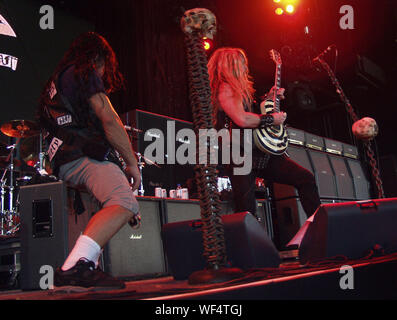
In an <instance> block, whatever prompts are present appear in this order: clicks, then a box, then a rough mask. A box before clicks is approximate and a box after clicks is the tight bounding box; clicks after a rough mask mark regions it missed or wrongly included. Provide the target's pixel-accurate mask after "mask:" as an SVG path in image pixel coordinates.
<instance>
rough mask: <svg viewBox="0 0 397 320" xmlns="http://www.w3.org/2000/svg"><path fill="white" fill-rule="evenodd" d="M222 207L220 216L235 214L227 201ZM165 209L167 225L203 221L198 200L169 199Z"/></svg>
mask: <svg viewBox="0 0 397 320" xmlns="http://www.w3.org/2000/svg"><path fill="white" fill-rule="evenodd" d="M220 206H221V212H220V214H230V213H233V207H232V206H231V205H230V204H229V203H228V202H227V201H221V203H220ZM164 209H165V210H166V212H165V222H166V223H173V222H180V221H189V220H199V219H201V208H200V201H199V200H196V199H190V200H182V199H170V198H168V199H167V200H165V206H164Z"/></svg>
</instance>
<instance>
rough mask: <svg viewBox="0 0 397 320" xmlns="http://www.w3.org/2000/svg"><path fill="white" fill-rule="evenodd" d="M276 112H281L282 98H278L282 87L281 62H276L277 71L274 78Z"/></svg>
mask: <svg viewBox="0 0 397 320" xmlns="http://www.w3.org/2000/svg"><path fill="white" fill-rule="evenodd" d="M274 87H275V90H274V96H273V101H274V107H273V109H274V112H280V99H279V98H278V95H277V92H278V91H279V89H280V88H281V64H279V63H278V64H276V72H275V79H274Z"/></svg>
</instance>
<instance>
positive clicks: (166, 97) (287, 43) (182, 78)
mask: <svg viewBox="0 0 397 320" xmlns="http://www.w3.org/2000/svg"><path fill="white" fill-rule="evenodd" d="M395 2H396V1H393V0H377V1H375V0H343V1H339V0H320V1H319V0H299V1H297V3H298V6H297V11H296V14H295V15H293V16H286V15H283V16H276V15H275V14H274V9H275V4H274V3H273V1H271V0H249V1H243V0H206V1H204V0H202V1H199V0H195V1H193V0H145V1H143V0H135V1H134V0H113V1H104V0H95V1H92V0H82V1H77V0H69V1H67V0H65V1H51V0H46V1H36V0H0V14H2V15H3V16H4V17H5V18H6V19H7V20H8V22H9V23H10V24H11V26H12V27H13V29H14V31H15V32H16V34H17V36H18V37H17V38H16V39H15V38H10V37H5V36H3V35H0V52H1V53H6V54H11V55H14V56H17V57H18V58H19V65H18V69H17V71H15V72H14V71H12V70H10V69H7V68H0V107H1V110H2V113H1V116H0V122H1V123H4V122H7V121H9V120H15V119H33V111H34V108H35V107H36V102H37V99H38V97H39V94H40V90H41V88H42V87H43V85H44V83H45V81H46V80H47V78H48V77H49V76H50V75H51V73H52V71H53V69H54V68H55V66H56V63H57V62H58V61H59V59H60V58H61V57H62V55H63V53H64V52H65V50H66V49H67V48H68V46H69V45H70V43H71V41H72V39H74V38H75V37H76V36H77V35H78V34H79V33H81V32H83V31H86V30H95V31H97V32H99V33H101V34H102V35H103V36H105V37H106V38H107V39H108V41H109V42H110V44H111V45H112V47H113V48H114V50H115V51H116V54H117V55H118V58H119V62H120V66H121V69H122V71H123V73H124V75H125V77H126V80H127V88H126V90H125V91H123V92H119V93H117V94H114V95H113V96H111V100H112V102H113V104H114V106H115V108H116V110H117V111H118V112H119V114H122V113H125V112H127V111H131V110H133V109H136V108H139V109H143V110H147V111H150V112H154V113H159V114H162V115H167V116H171V117H175V118H179V119H183V120H188V121H191V120H192V115H191V111H190V107H189V99H188V90H187V89H188V85H187V78H186V68H185V66H186V59H185V49H184V35H183V33H182V31H181V30H180V27H179V20H180V17H181V16H182V14H183V12H184V11H185V10H187V9H191V8H194V7H206V8H208V9H210V10H211V11H213V12H214V13H215V14H216V16H217V19H218V24H219V25H218V34H217V37H216V39H215V47H220V46H236V47H241V48H243V49H245V50H246V52H247V55H248V59H249V62H250V70H251V73H252V76H253V78H254V80H255V88H256V89H257V94H258V96H260V95H262V94H263V93H265V92H267V90H268V89H269V88H270V87H271V86H272V82H273V79H274V64H273V62H272V61H271V60H270V59H269V58H268V54H267V52H268V51H269V50H270V49H271V48H274V49H277V50H278V51H280V52H281V54H282V58H283V79H282V84H283V87H285V88H286V89H287V99H286V101H284V102H283V104H282V108H283V109H284V110H285V111H287V113H288V116H289V117H288V123H289V124H290V125H291V126H293V127H296V128H300V129H303V130H306V131H308V132H311V133H315V134H318V135H321V136H325V137H328V138H332V139H336V140H340V141H343V142H346V143H351V144H359V143H358V142H357V141H355V140H354V139H353V137H352V135H351V132H350V126H351V120H350V118H349V116H348V114H347V112H346V110H345V107H344V106H343V105H342V104H341V103H340V100H339V97H338V95H337V94H336V93H335V88H334V87H333V85H332V83H331V82H330V80H329V78H328V76H327V75H326V73H325V72H324V71H322V70H319V69H316V68H315V67H314V66H313V65H311V64H310V61H311V59H312V58H314V57H315V56H317V54H319V53H320V52H322V51H323V50H324V49H325V48H326V47H327V46H329V45H331V44H335V45H336V47H337V49H338V58H337V61H336V75H337V77H338V79H339V81H340V83H341V85H342V87H343V89H344V91H345V93H346V95H347V96H348V97H349V99H350V101H351V103H352V105H353V107H354V109H355V111H356V112H357V114H358V115H359V117H364V116H369V117H373V118H375V119H376V120H377V122H378V125H379V128H380V133H379V136H378V137H377V139H376V146H375V147H377V149H378V151H379V154H380V155H381V156H382V155H390V154H393V155H396V154H397V148H396V143H395V141H394V136H395V133H396V129H395V124H394V123H395V121H396V116H395V114H396V112H395V107H396V103H395V101H396V95H397V94H396V90H395V87H394V85H395V83H396V81H395V79H396V66H397V59H396V56H397V55H396V39H397V37H396V17H397V14H396V8H395ZM44 4H50V5H52V6H53V7H54V9H55V29H54V30H41V29H40V27H39V20H40V17H41V15H40V14H39V9H40V7H41V6H42V5H44ZM345 4H349V5H351V6H352V7H353V8H354V13H355V21H354V22H355V29H354V30H341V29H340V27H339V20H340V18H341V17H342V14H340V13H339V8H340V7H341V6H342V5H345ZM306 25H307V26H309V30H310V33H309V35H305V33H304V32H303V28H304V26H306ZM208 54H209V55H210V54H211V52H209V53H208ZM357 55H360V56H365V57H367V58H368V59H370V60H371V61H372V62H373V63H375V64H376V65H377V67H378V68H380V70H381V72H382V77H383V78H384V80H383V81H380V80H379V79H380V77H377V79H375V83H376V86H375V85H374V84H373V83H372V82H369V81H366V80H364V79H363V78H362V77H360V76H359V75H358V73H357V71H356V67H357ZM326 60H327V61H328V62H329V64H330V65H331V66H332V67H333V68H334V67H335V52H334V51H333V52H330V53H329V54H328V55H327V56H326ZM296 82H298V84H299V85H300V86H304V87H305V88H306V89H310V91H308V92H306V93H305V92H303V94H304V95H303V98H302V96H300V97H299V96H297V91H294V89H293V84H294V83H296ZM301 93H302V92H301ZM305 96H310V97H311V103H309V104H304V101H305V100H306V101H307V99H305V98H304V97H305ZM309 102H310V101H309ZM4 138H5V137H3V136H2V137H1V139H2V140H4Z"/></svg>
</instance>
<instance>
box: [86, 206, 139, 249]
mask: <svg viewBox="0 0 397 320" xmlns="http://www.w3.org/2000/svg"><path fill="white" fill-rule="evenodd" d="M132 217H133V212H132V211H130V210H128V209H126V208H124V207H122V206H118V205H114V206H110V207H106V208H103V209H102V210H100V211H98V212H97V213H96V214H95V215H94V216H93V217H92V218H91V219H90V221H89V222H88V224H87V227H86V228H85V230H84V233H83V234H84V235H85V236H87V237H90V238H91V239H92V240H94V241H95V242H96V243H98V245H99V246H100V247H101V248H103V246H104V245H105V244H106V243H107V242H108V241H109V240H110V239H111V238H112V237H113V236H114V235H115V234H116V233H117V232H118V231H119V230H120V229H121V228H122V227H123V226H124V225H125V224H126V223H127V222H128V221H129V220H130V219H131V218H132Z"/></svg>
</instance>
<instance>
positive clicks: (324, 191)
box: [308, 149, 338, 199]
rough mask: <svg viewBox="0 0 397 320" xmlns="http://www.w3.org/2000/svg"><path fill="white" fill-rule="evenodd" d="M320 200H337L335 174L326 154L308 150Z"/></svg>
mask: <svg viewBox="0 0 397 320" xmlns="http://www.w3.org/2000/svg"><path fill="white" fill-rule="evenodd" d="M308 152H309V156H310V159H311V163H312V165H313V169H314V176H315V177H316V182H317V187H318V192H319V194H320V198H329V199H337V198H338V195H337V192H336V184H335V178H334V173H333V170H332V167H331V164H330V162H329V160H328V156H327V154H326V153H324V152H321V151H316V150H311V149H309V150H308Z"/></svg>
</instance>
